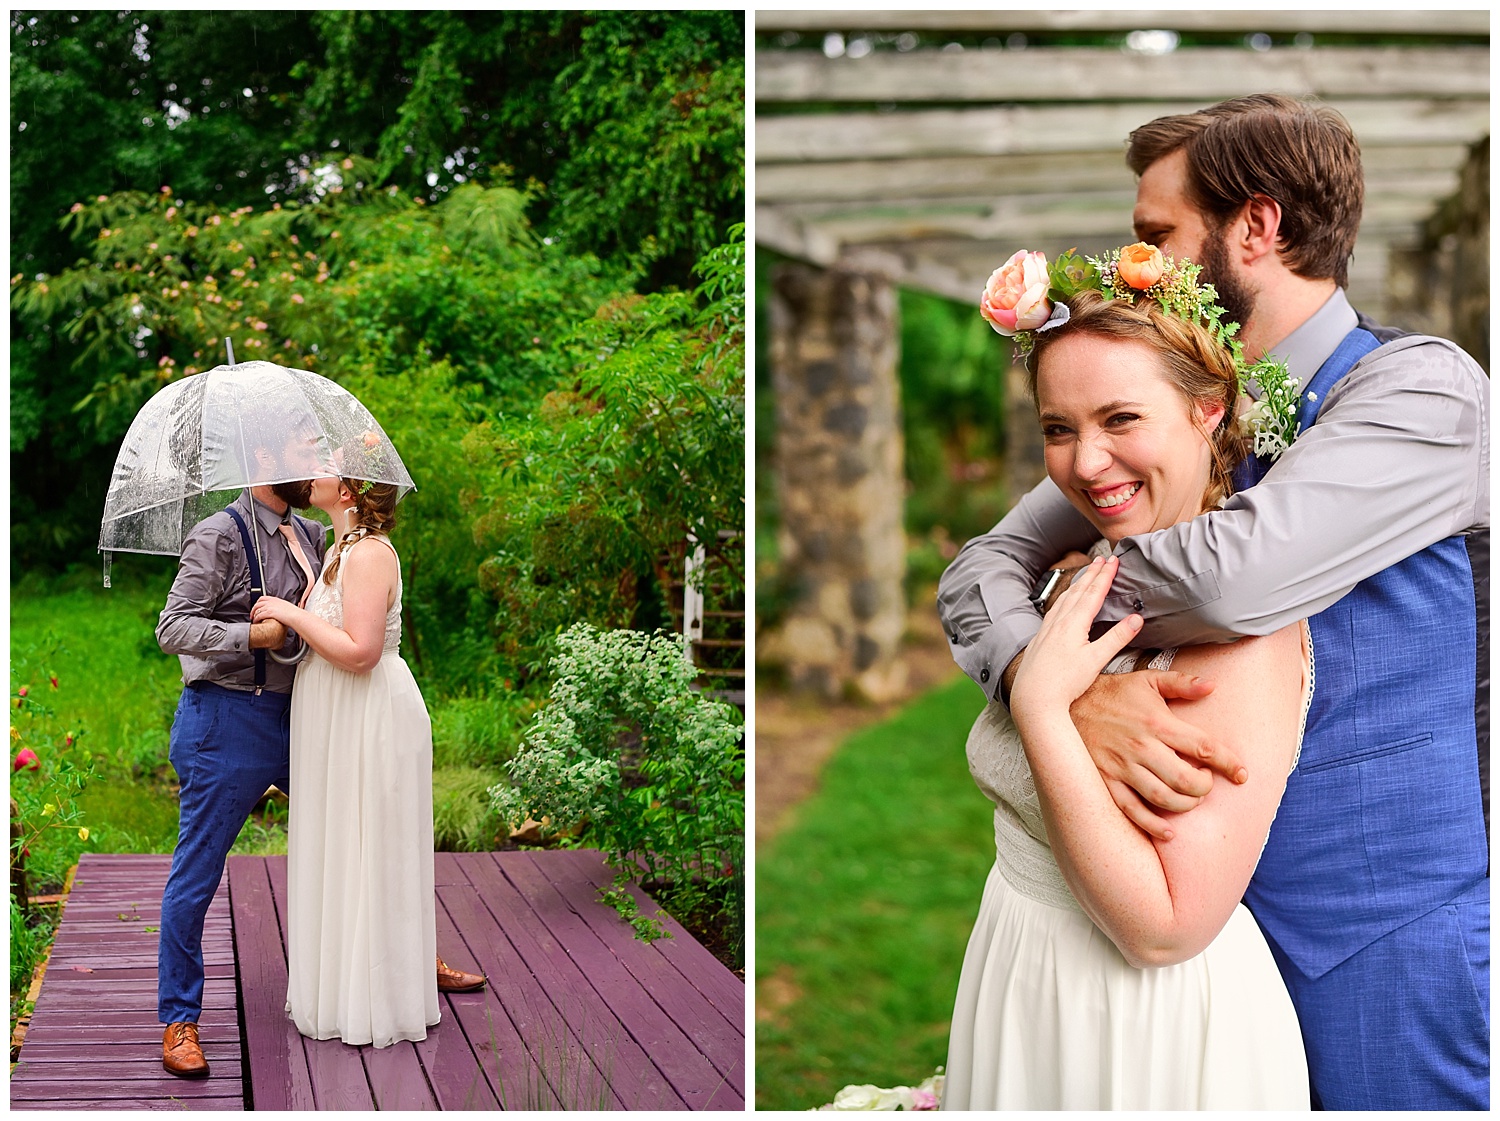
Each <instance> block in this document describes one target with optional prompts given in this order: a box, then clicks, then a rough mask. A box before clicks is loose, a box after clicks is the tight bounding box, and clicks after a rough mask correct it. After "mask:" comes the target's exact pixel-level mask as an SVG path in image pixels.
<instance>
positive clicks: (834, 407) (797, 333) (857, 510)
mask: <svg viewBox="0 0 1500 1121" xmlns="http://www.w3.org/2000/svg"><path fill="white" fill-rule="evenodd" d="M771 286H772V296H771V332H772V342H771V368H772V380H773V385H774V388H775V393H776V486H777V494H778V499H779V502H780V507H781V519H780V520H781V528H780V531H779V533H778V536H777V543H778V546H779V549H780V554H781V565H782V573H783V576H784V578H785V579H786V581H787V584H788V585H789V587H791V589H792V600H793V602H792V606H791V608H790V610H789V612H788V615H787V620H786V623H785V624H784V627H783V629H782V632H781V635H780V642H779V645H780V646H781V648H782V652H783V660H784V661H785V664H786V666H787V671H788V675H789V677H790V680H791V683H792V685H793V686H794V687H797V688H803V689H811V690H815V691H817V692H820V693H822V694H824V695H825V696H830V697H833V696H837V695H839V694H840V693H841V692H842V691H843V690H844V689H845V688H846V687H848V686H852V687H854V688H855V689H857V690H858V691H859V692H862V693H863V694H865V695H866V696H868V697H870V698H872V699H885V698H888V697H891V696H893V695H895V694H896V693H899V692H900V690H901V689H902V687H903V686H904V684H905V681H904V672H905V667H904V665H903V664H902V663H901V661H900V660H899V658H898V657H897V653H898V648H899V645H900V641H901V635H902V632H903V631H904V630H905V625H906V610H905V594H904V592H903V588H902V580H903V577H904V575H905V571H906V539H905V534H904V532H903V529H902V516H903V507H904V500H905V495H904V489H905V484H904V472H903V461H902V439H901V395H900V386H899V382H898V381H897V376H896V369H897V367H896V363H897V360H898V356H899V349H900V347H899V335H898V305H897V300H896V289H895V287H894V285H892V284H891V282H890V281H889V280H888V279H886V278H885V277H882V276H879V275H875V274H868V273H860V272H851V271H844V270H840V269H837V268H835V269H831V270H826V271H825V270H822V269H816V268H812V267H809V266H805V265H797V264H783V265H779V266H777V268H776V270H775V272H774V273H773V274H772V282H771Z"/></svg>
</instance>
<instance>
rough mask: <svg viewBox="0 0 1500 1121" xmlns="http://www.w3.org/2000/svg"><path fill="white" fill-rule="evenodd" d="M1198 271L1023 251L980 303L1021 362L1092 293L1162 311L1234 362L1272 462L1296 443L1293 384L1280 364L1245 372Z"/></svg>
mask: <svg viewBox="0 0 1500 1121" xmlns="http://www.w3.org/2000/svg"><path fill="white" fill-rule="evenodd" d="M1201 271H1202V266H1201V265H1195V264H1192V263H1191V262H1189V261H1186V260H1183V261H1174V260H1172V258H1170V257H1166V256H1164V255H1163V254H1162V251H1161V250H1160V249H1158V248H1156V246H1154V245H1147V244H1145V243H1144V242H1136V243H1135V244H1134V245H1127V246H1125V248H1123V249H1118V250H1115V251H1114V252H1112V253H1108V254H1105V255H1104V256H1103V257H1080V256H1078V254H1077V253H1075V252H1074V251H1073V250H1071V249H1070V250H1068V251H1067V252H1066V253H1064V254H1062V256H1060V257H1058V259H1057V260H1056V261H1053V262H1052V263H1051V264H1050V265H1049V264H1048V263H1047V257H1046V254H1044V253H1041V252H1038V251H1036V250H1027V249H1022V250H1019V251H1018V252H1016V253H1015V254H1014V255H1013V256H1012V257H1011V259H1010V260H1009V261H1007V262H1005V264H1003V265H1001V266H1000V267H999V268H998V269H996V270H995V271H994V273H993V274H991V276H990V279H989V283H988V284H986V285H985V287H984V292H983V294H982V295H981V296H980V299H979V313H980V314H981V315H983V316H984V318H985V319H986V320H987V321H988V322H989V325H990V326H991V327H993V328H994V329H995V330H996V331H998V332H999V333H1000V334H1002V335H1005V336H1007V337H1009V338H1013V339H1015V340H1016V347H1017V349H1018V350H1019V351H1020V354H1021V357H1022V358H1026V357H1027V356H1029V355H1030V354H1031V350H1032V347H1034V346H1035V345H1036V335H1037V333H1038V332H1041V331H1050V330H1052V328H1054V327H1060V326H1062V325H1063V324H1064V323H1066V322H1067V321H1068V318H1069V315H1070V312H1069V310H1068V302H1067V301H1069V300H1070V299H1072V298H1073V297H1074V296H1077V295H1078V294H1079V293H1080V292H1086V291H1095V292H1099V293H1101V294H1103V295H1104V296H1106V297H1108V298H1110V299H1112V300H1124V301H1125V302H1126V303H1128V304H1132V305H1133V304H1134V303H1135V301H1136V299H1137V298H1138V297H1141V296H1146V297H1150V298H1151V299H1154V300H1155V301H1156V302H1157V303H1158V304H1160V305H1161V308H1162V310H1163V311H1165V312H1167V313H1169V314H1171V315H1175V316H1177V317H1178V318H1179V319H1183V320H1186V321H1187V322H1189V323H1196V324H1198V325H1199V326H1200V327H1202V328H1203V329H1204V330H1206V331H1207V332H1208V333H1209V334H1210V335H1212V336H1213V337H1214V340H1215V341H1216V342H1217V343H1218V344H1219V345H1220V346H1222V347H1224V348H1225V349H1226V350H1228V351H1229V354H1230V356H1231V357H1232V358H1233V359H1234V366H1235V375H1236V386H1235V388H1236V391H1237V392H1238V393H1240V394H1244V393H1245V391H1246V387H1247V385H1248V384H1249V383H1250V382H1251V381H1254V382H1255V384H1256V385H1258V386H1259V387H1260V390H1261V395H1260V399H1259V400H1258V401H1256V402H1255V404H1254V406H1253V407H1252V408H1251V409H1250V413H1249V416H1248V418H1247V419H1248V423H1249V427H1250V434H1251V436H1252V438H1253V440H1254V449H1253V450H1254V453H1255V454H1256V455H1258V456H1265V455H1269V456H1270V457H1271V459H1272V460H1275V459H1277V458H1279V457H1280V455H1281V453H1282V452H1284V451H1286V449H1287V448H1288V447H1289V446H1290V445H1291V442H1292V441H1293V440H1294V439H1296V437H1297V406H1298V403H1299V402H1300V400H1301V397H1300V394H1299V393H1298V392H1297V388H1298V382H1297V379H1296V378H1294V377H1292V376H1291V374H1290V372H1289V371H1288V370H1287V368H1286V364H1285V363H1284V362H1278V361H1276V360H1275V359H1272V358H1270V357H1266V358H1262V359H1261V360H1260V361H1259V362H1256V363H1254V364H1253V365H1247V364H1246V362H1245V357H1244V352H1243V349H1242V347H1241V346H1240V341H1239V339H1237V338H1235V334H1236V333H1237V332H1238V331H1239V329H1240V325H1239V324H1238V323H1226V322H1224V309H1223V308H1222V307H1220V306H1219V304H1218V302H1217V301H1218V297H1219V294H1218V292H1216V291H1215V290H1214V286H1213V285H1212V284H1199V283H1198V274H1199V273H1200V272H1201Z"/></svg>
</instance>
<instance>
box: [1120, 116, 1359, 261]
mask: <svg viewBox="0 0 1500 1121" xmlns="http://www.w3.org/2000/svg"><path fill="white" fill-rule="evenodd" d="M1178 149H1181V150H1182V151H1183V152H1184V153H1185V154H1186V156H1187V189H1188V194H1189V197H1190V198H1191V199H1192V201H1193V202H1194V204H1195V205H1196V206H1197V207H1198V209H1199V211H1200V212H1201V213H1202V214H1203V217H1204V219H1205V220H1206V221H1207V223H1208V225H1209V227H1210V228H1211V229H1213V230H1215V231H1217V230H1221V229H1223V227H1224V224H1225V223H1226V222H1227V221H1228V220H1229V219H1230V217H1232V216H1233V215H1234V214H1235V213H1236V212H1238V211H1239V209H1240V207H1242V206H1244V204H1245V203H1246V202H1248V201H1249V200H1250V199H1251V198H1253V197H1254V196H1255V195H1266V196H1267V197H1269V198H1272V199H1275V200H1276V202H1277V203H1279V204H1280V205H1281V229H1280V233H1279V236H1278V239H1277V252H1278V253H1280V255H1281V258H1282V260H1284V261H1285V262H1286V264H1287V267H1288V268H1289V269H1291V270H1292V272H1294V273H1296V274H1297V275H1298V276H1303V277H1308V278H1309V279H1314V280H1319V279H1322V278H1324V277H1332V278H1333V279H1334V280H1335V281H1336V282H1337V283H1338V284H1339V286H1340V287H1344V288H1347V287H1348V285H1349V257H1350V255H1351V254H1353V252H1354V238H1355V235H1356V234H1358V232H1359V219H1360V215H1361V213H1362V212H1363V210H1364V201H1365V177H1364V168H1363V167H1362V166H1361V164H1360V159H1359V142H1358V141H1357V140H1355V138H1354V130H1353V129H1351V128H1350V127H1349V122H1348V121H1346V120H1344V118H1343V116H1342V114H1340V113H1339V112H1338V111H1337V110H1335V109H1330V108H1328V107H1327V106H1325V105H1310V104H1307V103H1306V102H1302V101H1298V100H1296V99H1295V98H1291V97H1284V96H1282V95H1281V94H1274V93H1257V94H1251V95H1250V96H1248V97H1236V98H1233V99H1232V100H1230V101H1221V102H1220V103H1219V104H1217V105H1212V106H1210V107H1209V108H1207V109H1200V110H1199V111H1198V112H1196V113H1183V114H1179V115H1177V116H1171V117H1158V118H1157V119H1156V120H1154V121H1151V122H1150V123H1149V124H1144V125H1142V126H1141V127H1140V128H1138V129H1136V130H1135V131H1134V132H1132V133H1131V134H1130V146H1129V148H1128V149H1127V150H1126V153H1125V162H1126V163H1128V164H1129V165H1130V170H1132V171H1134V172H1135V173H1136V174H1137V175H1140V174H1142V173H1143V172H1144V171H1145V170H1146V169H1147V168H1148V167H1150V166H1151V165H1152V164H1154V163H1155V162H1156V161H1157V160H1159V159H1161V158H1162V157H1164V156H1169V155H1171V154H1172V153H1173V152H1176V151H1177V150H1178Z"/></svg>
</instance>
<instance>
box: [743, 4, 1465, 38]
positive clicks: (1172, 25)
mask: <svg viewBox="0 0 1500 1121" xmlns="http://www.w3.org/2000/svg"><path fill="white" fill-rule="evenodd" d="M1435 14H1436V13H1434V12H1432V11H1424V10H1422V9H1410V10H1405V11H1367V10H1349V11H1326V10H1324V11H1295V10H1294V11H1266V10H1263V9H1249V8H1246V9H1239V10H1233V11H1217V10H1215V9H1212V8H1184V9H1154V10H1122V11H1110V10H1103V11H1089V10H1080V11H1052V10H1033V11H1005V10H1003V9H1001V10H976V11H944V10H937V11H933V10H903V11H871V10H869V9H865V8H855V9H851V10H849V11H759V10H758V11H756V13H755V30H756V31H757V32H758V33H759V32H767V31H897V32H899V31H958V32H970V33H977V32H985V31H993V32H1010V31H1023V32H1025V31H1040V32H1045V31H1054V32H1057V31H1135V30H1137V29H1141V28H1148V29H1170V30H1173V31H1197V32H1204V33H1217V32H1236V31H1244V32H1255V31H1263V32H1266V33H1267V34H1283V35H1290V34H1296V33H1297V32H1301V31H1306V32H1309V33H1311V34H1314V35H1317V34H1325V35H1432V36H1437V35H1450V36H1462V37H1469V36H1474V35H1488V34H1489V30H1490V14H1489V11H1488V10H1487V9H1484V8H1479V9H1472V10H1444V11H1443V13H1442V19H1441V20H1437V19H1434V18H1433V17H1434V16H1435Z"/></svg>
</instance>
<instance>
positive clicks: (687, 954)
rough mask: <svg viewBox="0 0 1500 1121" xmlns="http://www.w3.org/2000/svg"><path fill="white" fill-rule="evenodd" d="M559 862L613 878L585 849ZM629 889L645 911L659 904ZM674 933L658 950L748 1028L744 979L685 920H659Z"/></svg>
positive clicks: (595, 878)
mask: <svg viewBox="0 0 1500 1121" xmlns="http://www.w3.org/2000/svg"><path fill="white" fill-rule="evenodd" d="M556 855H557V857H558V861H559V863H565V864H567V865H568V866H570V867H571V868H572V869H573V870H574V871H575V872H576V873H577V874H578V875H579V876H580V877H582V878H584V879H586V880H588V882H589V883H590V884H592V885H593V886H594V887H596V888H599V887H604V886H605V885H607V884H610V883H612V882H613V881H614V870H613V869H611V868H610V867H609V865H607V864H605V863H604V861H603V859H602V858H597V855H596V854H595V853H592V852H590V851H589V850H586V849H575V850H573V851H567V850H560V851H558V852H557V854H556ZM625 890H626V891H628V892H630V894H631V895H633V896H635V899H636V904H637V905H638V906H639V907H640V909H641V912H642V913H643V914H653V913H654V912H655V911H656V910H657V904H656V902H655V901H654V900H652V899H651V897H650V896H648V895H647V894H646V893H645V892H644V891H642V890H641V889H640V888H639V887H637V886H636V885H635V884H629V885H627V887H626V889H625ZM659 921H660V922H661V924H662V926H663V928H664V929H666V930H667V931H668V932H669V933H671V935H672V937H671V938H670V939H664V940H659V941H657V942H654V943H652V944H653V945H654V946H655V947H656V949H657V951H658V952H659V953H660V954H661V955H662V957H664V958H665V959H666V960H667V961H669V962H671V963H672V965H673V966H674V967H675V968H676V969H677V971H678V972H679V973H681V974H682V975H683V977H685V978H686V979H687V980H688V982H689V983H690V984H691V985H692V986H693V987H694V988H695V989H697V990H698V991H699V992H701V993H702V994H703V995H704V996H705V997H707V998H708V1000H709V1001H710V1002H711V1003H712V1004H713V1005H714V1007H715V1008H717V1009H718V1010H719V1012H720V1014H722V1015H723V1016H724V1018H725V1019H726V1020H728V1021H729V1022H730V1023H731V1024H735V1025H737V1026H738V1027H739V1029H740V1031H741V1033H743V1032H744V1030H745V1027H744V1025H745V982H744V979H743V978H742V977H738V976H736V975H735V974H734V973H733V972H732V971H730V970H729V969H728V968H727V967H726V966H725V965H724V963H723V962H721V961H720V960H719V959H718V958H716V957H714V956H713V954H711V953H709V951H708V948H707V947H706V946H704V945H703V943H701V942H699V941H698V940H697V939H696V938H694V937H693V936H692V935H690V934H688V932H687V931H686V930H684V929H683V927H682V924H681V923H679V922H678V921H677V920H676V919H674V918H672V916H670V915H665V914H664V915H663V916H662V917H661V918H660V920H659Z"/></svg>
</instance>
